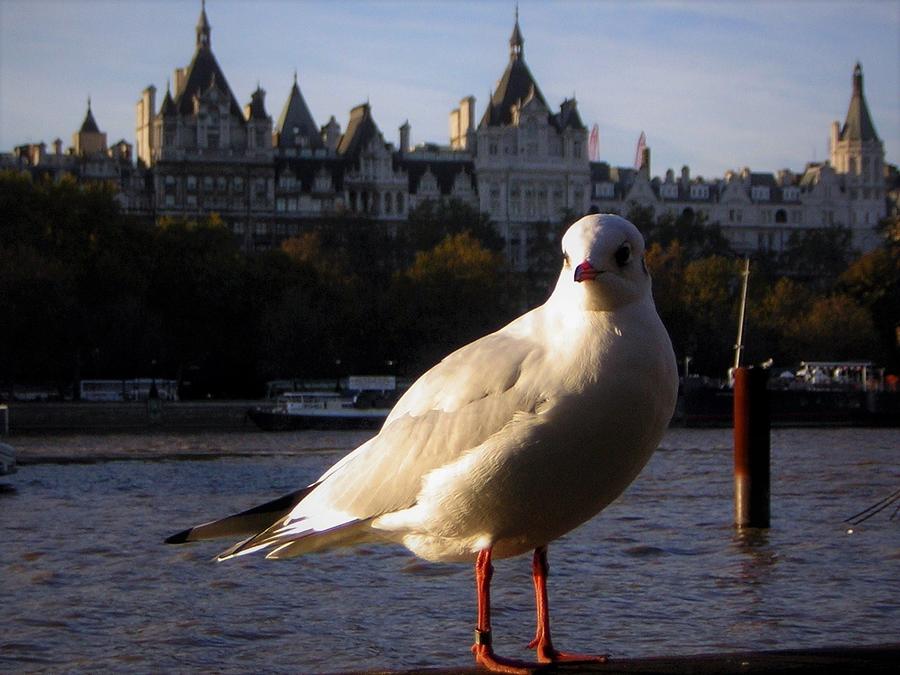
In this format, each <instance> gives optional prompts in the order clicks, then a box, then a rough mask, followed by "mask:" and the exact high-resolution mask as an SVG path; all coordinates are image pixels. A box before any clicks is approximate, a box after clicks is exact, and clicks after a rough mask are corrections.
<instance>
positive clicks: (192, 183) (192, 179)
mask: <svg viewBox="0 0 900 675" xmlns="http://www.w3.org/2000/svg"><path fill="white" fill-rule="evenodd" d="M187 189H188V191H189V192H193V191H194V190H196V189H197V177H196V176H188V177H187Z"/></svg>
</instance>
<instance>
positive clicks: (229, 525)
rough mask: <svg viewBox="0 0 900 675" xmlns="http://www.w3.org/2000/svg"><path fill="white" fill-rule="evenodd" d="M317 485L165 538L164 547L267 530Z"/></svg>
mask: <svg viewBox="0 0 900 675" xmlns="http://www.w3.org/2000/svg"><path fill="white" fill-rule="evenodd" d="M316 485H317V484H316V483H314V484H313V485H309V486H307V487H305V488H301V489H300V490H295V491H294V492H291V493H289V494H286V495H284V496H282V497H279V498H278V499H274V500H272V501H271V502H266V503H265V504H260V505H259V506H254V507H253V508H252V509H248V510H246V511H241V512H240V513H236V514H234V515H231V516H228V517H226V518H221V519H219V520H214V521H212V522H209V523H203V524H202V525H196V526H194V527H189V528H188V529H186V530H183V531H181V532H178V533H177V534H173V535H172V536H171V537H169V538H167V539H166V543H167V544H184V543H186V542H189V541H201V540H204V539H218V538H220V537H235V536H246V535H248V534H256V533H258V532H260V531H262V530H267V529H268V528H269V527H271V526H272V524H273V523H277V522H278V521H279V520H281V519H282V518H283V517H284V516H286V515H287V514H288V513H290V512H291V510H292V509H293V508H294V507H295V506H296V505H297V504H299V503H300V502H301V501H302V500H303V498H304V497H306V495H308V494H309V493H310V492H312V490H313V488H315V487H316Z"/></svg>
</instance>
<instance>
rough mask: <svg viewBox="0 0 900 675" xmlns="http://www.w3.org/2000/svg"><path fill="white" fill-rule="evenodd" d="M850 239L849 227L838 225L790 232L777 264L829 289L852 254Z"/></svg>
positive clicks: (787, 271) (818, 286)
mask: <svg viewBox="0 0 900 675" xmlns="http://www.w3.org/2000/svg"><path fill="white" fill-rule="evenodd" d="M852 241H853V235H852V233H851V232H850V230H849V229H847V228H845V227H841V226H834V227H820V228H815V229H811V230H805V231H803V232H793V233H792V234H791V236H790V239H789V240H788V247H787V249H786V250H785V252H784V253H783V254H782V255H781V260H780V266H781V268H782V270H783V271H784V272H785V273H787V274H788V275H789V276H791V277H793V278H795V279H803V280H804V281H806V282H807V283H809V284H811V285H812V287H814V288H815V289H816V290H818V291H828V290H830V289H831V288H832V287H833V285H834V282H835V281H836V280H837V278H838V277H839V276H840V274H841V272H843V271H844V270H845V269H846V268H847V264H848V263H849V262H850V260H852V258H853V248H852V246H851V243H852Z"/></svg>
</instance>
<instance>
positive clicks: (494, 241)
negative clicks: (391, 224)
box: [398, 199, 504, 256]
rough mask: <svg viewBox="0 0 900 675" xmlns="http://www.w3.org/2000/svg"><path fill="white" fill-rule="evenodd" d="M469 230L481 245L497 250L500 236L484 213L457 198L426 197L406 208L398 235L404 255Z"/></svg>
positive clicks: (500, 249)
mask: <svg viewBox="0 0 900 675" xmlns="http://www.w3.org/2000/svg"><path fill="white" fill-rule="evenodd" d="M462 232H469V233H470V234H471V235H472V237H474V239H476V240H477V241H478V242H479V244H481V246H483V247H484V248H486V249H488V250H490V251H493V252H495V253H499V252H500V251H502V250H503V246H504V241H503V238H502V237H501V236H500V235H499V234H497V230H496V228H495V227H494V224H493V223H492V222H491V220H490V218H489V217H488V215H487V214H486V213H480V212H479V211H478V210H476V209H474V208H472V207H471V206H469V205H468V204H466V203H465V202H463V201H461V200H459V199H448V200H433V199H426V200H425V201H423V202H420V203H419V204H417V205H416V207H415V208H414V209H412V210H411V211H410V212H409V216H408V218H407V222H406V224H405V226H404V228H403V230H402V231H401V232H399V233H398V238H399V239H400V240H401V246H402V247H403V250H404V251H405V253H406V255H408V256H409V255H411V254H414V252H415V251H427V250H430V249H432V248H434V247H435V246H437V245H438V243H440V242H441V241H443V240H444V239H445V238H446V237H447V236H449V235H453V234H460V233H462Z"/></svg>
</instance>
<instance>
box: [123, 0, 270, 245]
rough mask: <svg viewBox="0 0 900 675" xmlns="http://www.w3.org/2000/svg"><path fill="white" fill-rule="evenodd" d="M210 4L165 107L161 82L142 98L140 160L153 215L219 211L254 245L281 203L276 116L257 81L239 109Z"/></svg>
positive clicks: (264, 231)
mask: <svg viewBox="0 0 900 675" xmlns="http://www.w3.org/2000/svg"><path fill="white" fill-rule="evenodd" d="M211 37H212V30H211V27H210V24H209V21H208V19H207V16H206V9H205V7H204V8H203V9H202V10H201V12H200V19H199V21H198V22H197V27H196V46H195V50H194V57H193V59H191V62H190V64H189V65H188V66H186V67H185V68H178V69H176V70H175V74H174V78H173V79H174V93H173V92H172V91H171V89H170V87H169V86H167V88H166V93H165V96H164V97H163V100H162V103H161V105H160V107H159V110H157V109H156V88H155V87H153V86H149V87H147V88H146V89H144V91H143V94H142V95H141V99H140V100H139V101H138V103H137V130H136V131H137V159H138V163H139V166H140V167H142V168H144V169H147V170H148V171H149V175H150V176H151V181H150V182H151V187H150V190H151V193H152V194H151V202H152V208H153V212H152V215H153V216H154V217H155V218H160V217H166V216H170V217H188V218H194V217H201V216H203V215H208V214H211V213H217V214H218V215H219V216H220V217H221V218H222V219H223V221H224V222H225V223H226V224H227V225H228V226H229V227H230V228H231V229H232V231H233V232H234V233H235V234H236V235H237V236H239V237H241V238H242V239H243V240H244V242H245V246H248V247H249V246H251V245H252V242H253V237H254V235H255V234H257V233H266V232H268V230H269V228H270V227H271V224H272V220H273V216H274V207H275V166H274V161H273V160H274V149H273V147H272V118H271V117H270V116H269V115H268V113H267V112H266V108H265V92H264V91H263V90H262V89H261V88H259V87H257V89H256V91H254V92H253V93H252V94H251V96H250V102H249V103H248V104H247V105H246V106H245V107H244V109H243V110H242V109H241V106H240V105H239V104H238V102H237V99H236V98H235V96H234V94H233V93H232V91H231V88H230V87H229V86H228V81H227V80H226V78H225V75H224V73H223V72H222V69H221V68H220V67H219V64H218V62H217V61H216V57H215V55H214V54H213V50H212V39H211Z"/></svg>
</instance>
